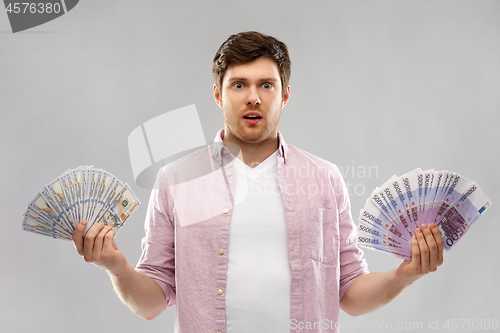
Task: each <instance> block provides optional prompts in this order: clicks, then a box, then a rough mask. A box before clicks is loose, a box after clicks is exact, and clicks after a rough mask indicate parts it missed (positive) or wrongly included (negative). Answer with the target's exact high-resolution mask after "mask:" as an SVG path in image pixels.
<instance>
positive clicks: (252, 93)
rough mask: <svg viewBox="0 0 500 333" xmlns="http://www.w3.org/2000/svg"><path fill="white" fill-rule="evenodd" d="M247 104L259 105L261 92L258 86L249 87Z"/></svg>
mask: <svg viewBox="0 0 500 333" xmlns="http://www.w3.org/2000/svg"><path fill="white" fill-rule="evenodd" d="M246 102H247V105H259V104H260V98H259V93H258V92H257V88H255V87H252V88H250V89H248V95H247V100H246Z"/></svg>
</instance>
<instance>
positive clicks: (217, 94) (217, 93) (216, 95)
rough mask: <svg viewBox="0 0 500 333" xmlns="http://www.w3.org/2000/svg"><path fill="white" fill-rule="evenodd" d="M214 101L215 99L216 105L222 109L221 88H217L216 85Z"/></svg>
mask: <svg viewBox="0 0 500 333" xmlns="http://www.w3.org/2000/svg"><path fill="white" fill-rule="evenodd" d="M214 99H215V103H217V105H218V106H219V107H220V108H221V109H222V96H221V93H220V91H219V88H218V87H217V85H216V84H215V83H214Z"/></svg>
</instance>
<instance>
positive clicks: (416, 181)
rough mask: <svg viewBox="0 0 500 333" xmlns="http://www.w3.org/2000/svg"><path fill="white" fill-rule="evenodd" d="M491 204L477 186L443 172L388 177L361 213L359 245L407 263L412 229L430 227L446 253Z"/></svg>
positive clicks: (456, 174) (409, 256)
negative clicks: (433, 224) (432, 225)
mask: <svg viewBox="0 0 500 333" xmlns="http://www.w3.org/2000/svg"><path fill="white" fill-rule="evenodd" d="M489 207H491V200H490V199H489V198H488V197H487V196H486V194H485V193H484V192H483V190H482V189H481V188H480V187H479V185H477V183H476V182H474V181H472V180H470V179H468V178H466V177H464V176H462V175H460V174H458V173H455V172H450V171H448V170H442V171H435V170H433V169H431V170H424V171H422V170H421V169H420V168H418V169H415V170H412V171H410V172H408V173H406V174H404V175H402V176H400V177H397V176H392V177H391V178H390V179H389V180H388V181H387V182H385V183H384V184H383V185H382V186H380V187H377V188H376V189H375V190H374V191H373V192H372V194H371V195H370V197H369V198H368V199H367V201H366V204H365V206H364V208H363V209H361V211H360V215H359V218H358V235H357V236H358V238H357V243H358V246H360V247H362V248H367V249H370V250H375V251H378V252H383V253H387V254H391V255H394V256H396V257H398V258H401V259H405V260H411V237H412V235H413V234H414V233H415V229H416V228H420V227H421V226H422V225H423V224H427V225H430V224H432V223H435V224H436V225H437V226H438V228H439V231H440V232H441V235H442V237H443V240H444V247H445V249H446V250H448V251H449V250H451V249H452V248H453V247H454V246H455V245H456V244H457V243H458V241H459V240H460V239H462V237H463V236H464V235H465V234H466V233H467V232H468V231H469V229H470V228H471V226H472V225H473V224H474V223H475V222H476V221H477V219H478V218H479V217H481V215H482V214H483V213H484V212H485V211H486V210H487V209H488V208H489Z"/></svg>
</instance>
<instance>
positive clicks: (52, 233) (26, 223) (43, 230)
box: [22, 216, 71, 240]
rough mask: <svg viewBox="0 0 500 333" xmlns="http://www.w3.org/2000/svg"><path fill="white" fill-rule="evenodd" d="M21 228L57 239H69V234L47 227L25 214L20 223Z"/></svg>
mask: <svg viewBox="0 0 500 333" xmlns="http://www.w3.org/2000/svg"><path fill="white" fill-rule="evenodd" d="M22 229H23V230H25V231H29V232H33V233H36V234H40V235H45V236H49V237H52V238H57V239H66V240H71V236H68V235H66V234H64V233H61V232H59V231H57V230H54V229H50V228H47V227H46V226H45V225H43V224H42V223H40V221H38V220H35V219H32V218H31V217H29V216H25V217H24V219H23V223H22Z"/></svg>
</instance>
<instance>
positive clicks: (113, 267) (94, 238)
mask: <svg viewBox="0 0 500 333" xmlns="http://www.w3.org/2000/svg"><path fill="white" fill-rule="evenodd" d="M86 227H87V222H86V221H82V222H80V223H79V224H78V225H77V226H76V228H75V231H74V232H73V243H74V244H75V247H76V250H77V251H78V254H79V255H81V256H83V258H84V259H85V261H86V262H92V263H94V264H96V265H97V266H100V267H102V268H104V269H105V270H107V271H108V272H111V273H114V274H116V273H117V272H119V271H120V270H121V269H123V268H124V267H126V265H127V260H126V259H125V256H124V255H123V253H121V252H120V251H119V250H118V247H117V246H116V243H115V241H114V240H113V238H114V236H115V232H114V231H113V229H112V228H111V226H109V225H108V226H105V225H104V224H103V223H96V224H94V225H93V226H92V227H91V228H90V229H89V230H88V231H87V234H85V237H83V234H84V233H85V228H86Z"/></svg>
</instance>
